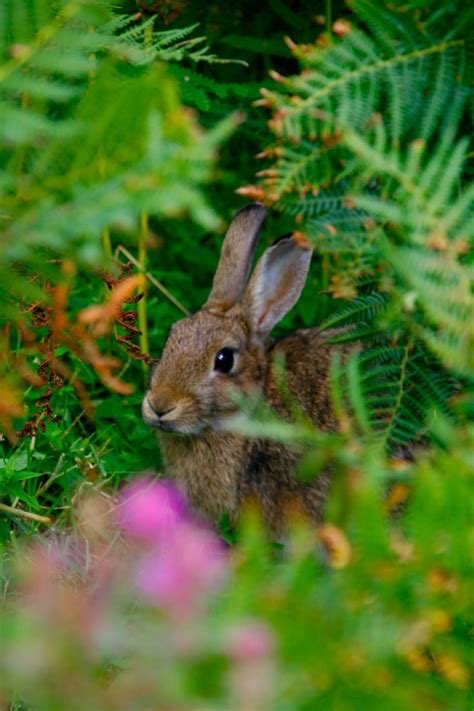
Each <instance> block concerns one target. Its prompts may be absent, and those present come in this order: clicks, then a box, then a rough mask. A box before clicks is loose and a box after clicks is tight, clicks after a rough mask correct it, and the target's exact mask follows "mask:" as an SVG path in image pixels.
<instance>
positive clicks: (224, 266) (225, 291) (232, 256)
mask: <svg viewBox="0 0 474 711" xmlns="http://www.w3.org/2000/svg"><path fill="white" fill-rule="evenodd" d="M266 215H267V210H266V208H265V207H264V206H263V205H262V204H261V203H259V202H255V203H252V204H251V205H246V206H245V207H243V208H242V209H241V210H239V212H238V213H237V214H236V216H235V217H234V219H233V220H232V222H231V223H230V226H229V229H228V230H227V233H226V236H225V238H224V243H223V245H222V250H221V257H220V260H219V264H218V267H217V271H216V273H215V275H214V281H213V282H212V289H211V293H210V294H209V297H208V300H207V302H206V304H205V307H206V308H211V309H212V308H218V309H221V310H223V311H227V309H229V308H231V307H232V306H233V305H234V304H235V303H237V301H238V300H239V299H240V297H241V296H242V294H243V292H244V289H245V287H246V285H247V280H248V277H249V274H250V269H251V266H252V260H253V257H254V254H255V249H256V247H257V241H258V233H259V231H260V227H261V226H262V223H263V221H264V220H265V217H266Z"/></svg>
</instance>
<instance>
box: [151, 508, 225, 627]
mask: <svg viewBox="0 0 474 711" xmlns="http://www.w3.org/2000/svg"><path fill="white" fill-rule="evenodd" d="M225 572H226V554H225V549H224V546H223V545H222V543H221V542H220V541H219V539H218V538H217V536H216V535H215V534H213V533H212V532H211V531H210V530H208V529H206V528H204V527H202V526H199V525H197V524H194V523H189V522H188V523H181V524H180V525H179V526H177V527H176V528H175V529H174V530H173V531H172V532H171V533H170V535H169V536H168V537H167V539H166V541H164V542H163V545H160V546H157V547H156V549H155V550H154V551H152V552H151V553H149V554H147V555H145V556H144V557H143V558H142V560H141V562H140V565H139V570H138V576H137V583H138V587H139V589H140V590H141V592H142V594H143V595H144V596H145V597H146V598H148V599H149V600H150V601H152V602H154V603H156V604H159V605H161V606H162V607H163V609H164V610H165V611H166V612H167V613H168V614H169V615H170V616H171V617H174V618H183V617H189V616H192V615H193V614H194V613H195V612H196V610H197V608H199V606H200V605H201V603H202V602H203V600H204V598H205V597H206V595H207V594H209V593H210V592H211V591H212V590H213V589H214V588H215V587H216V586H217V585H218V584H219V583H220V582H221V581H222V580H223V578H224V576H225Z"/></svg>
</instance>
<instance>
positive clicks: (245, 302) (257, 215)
mask: <svg viewBox="0 0 474 711" xmlns="http://www.w3.org/2000/svg"><path fill="white" fill-rule="evenodd" d="M266 213H267V210H266V208H265V207H264V206H263V205H262V204H260V203H252V204H249V205H247V206H245V207H244V208H242V209H241V210H240V211H239V212H238V213H237V214H236V216H235V218H234V219H233V221H232V223H231V224H230V227H229V229H228V231H227V233H226V236H225V238H224V242H223V246H222V251H221V256H220V261H219V264H218V267H217V271H216V273H215V276H214V280H213V286H212V290H211V293H210V295H209V298H208V300H207V302H206V303H205V304H204V306H203V307H202V308H201V309H200V310H199V311H198V312H197V313H195V314H193V315H191V316H189V317H187V318H184V319H182V320H180V321H178V322H177V323H175V324H174V325H173V326H172V328H171V331H170V334H169V336H168V339H167V342H166V344H165V346H164V350H163V353H162V357H161V359H160V360H159V361H158V363H157V365H156V366H155V369H154V371H153V373H152V376H151V379H150V386H149V390H148V392H147V393H146V396H145V398H144V401H143V406H142V413H143V418H144V420H145V422H146V423H147V424H149V425H151V426H152V427H154V428H156V429H157V433H158V440H159V444H160V447H161V450H162V454H163V457H164V463H165V468H166V470H167V472H168V473H169V474H171V476H172V477H173V478H175V479H176V480H177V483H178V485H179V486H180V487H181V488H182V489H183V490H184V493H185V495H186V497H187V499H188V501H189V502H190V504H191V506H192V507H193V508H194V509H196V510H197V511H198V512H199V513H200V514H201V515H204V517H205V518H207V519H208V520H210V521H212V522H217V521H218V520H219V519H220V517H221V516H222V515H223V514H224V513H227V514H228V516H229V519H230V522H231V524H233V525H237V524H238V521H239V518H240V514H241V511H242V508H243V507H245V505H246V504H247V503H248V502H252V503H254V504H257V506H258V507H259V508H260V510H261V514H262V517H263V520H264V523H265V525H266V527H267V529H268V531H269V533H270V535H271V537H272V538H274V539H278V538H280V537H282V536H284V535H285V532H286V530H287V527H288V522H289V517H290V516H291V515H293V514H294V513H299V514H301V515H302V516H305V517H307V518H309V520H311V521H314V522H315V523H318V522H320V521H321V520H322V516H323V511H324V504H325V501H326V499H327V496H328V491H329V486H330V474H329V473H328V472H326V473H322V474H320V475H319V476H318V477H317V478H316V479H315V480H314V481H313V482H311V483H307V482H306V483H304V482H302V481H300V480H298V478H297V477H296V468H297V466H298V463H299V460H300V456H301V455H300V454H298V452H296V451H295V450H293V449H292V448H291V447H289V446H287V445H284V444H282V443H278V442H275V441H272V440H268V439H257V438H249V437H247V436H244V435H243V434H240V433H239V432H237V431H232V430H231V429H227V426H228V425H229V423H231V421H232V417H233V416H234V415H235V414H236V412H238V406H237V404H236V399H235V397H232V393H235V389H236V388H237V389H238V390H239V391H240V392H242V393H244V394H251V393H254V392H255V391H257V392H258V393H260V394H261V395H262V396H263V397H264V399H265V401H266V403H267V404H268V405H269V406H270V407H271V408H272V409H273V410H274V411H275V412H276V413H277V414H278V415H280V416H282V417H283V418H286V419H291V418H290V414H289V412H288V410H287V407H286V406H285V403H284V401H283V398H282V395H281V392H280V391H281V388H280V387H279V386H278V384H277V377H276V375H275V368H274V366H273V365H272V363H273V361H274V359H275V358H282V357H283V358H284V360H285V367H286V373H285V378H286V383H287V388H288V389H289V392H290V393H291V396H292V398H293V400H294V402H295V403H297V405H298V406H299V407H300V408H302V410H303V411H304V412H305V413H306V414H307V416H308V417H309V418H310V419H311V421H312V422H313V423H314V424H315V425H316V426H318V427H319V428H322V429H324V430H336V429H337V421H336V417H335V415H334V412H333V410H332V408H331V402H330V396H329V370H330V354H331V347H330V345H329V344H328V343H327V338H328V337H327V335H326V336H325V335H321V334H319V333H318V331H317V329H316V328H309V329H302V330H296V331H294V332H293V333H291V334H290V335H288V336H286V337H284V338H282V339H281V340H274V339H272V338H271V337H270V333H271V331H272V328H273V327H274V326H275V324H276V323H278V321H280V320H281V319H282V318H283V317H284V316H285V314H286V313H287V312H288V311H289V310H290V309H291V308H292V307H293V306H294V304H295V303H296V301H297V300H298V298H299V296H300V293H301V291H302V289H303V286H304V283H305V280H306V276H307V273H308V269H309V265H310V261H311V256H312V249H311V247H310V245H309V243H306V242H305V241H302V240H301V239H297V238H295V236H294V235H286V236H284V237H282V238H280V239H279V240H277V241H276V242H275V243H274V244H273V245H272V246H270V247H268V249H266V250H265V252H264V253H263V255H262V257H261V258H260V260H259V261H258V263H257V265H256V267H255V269H254V271H253V273H252V276H251V278H250V280H249V275H250V270H251V266H252V260H253V257H254V253H255V249H256V246H257V239H258V234H259V231H260V228H261V226H262V223H263V221H264V219H265V217H266Z"/></svg>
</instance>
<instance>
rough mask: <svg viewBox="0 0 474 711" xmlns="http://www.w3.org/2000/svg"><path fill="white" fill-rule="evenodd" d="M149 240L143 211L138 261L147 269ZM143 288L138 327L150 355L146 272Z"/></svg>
mask: <svg viewBox="0 0 474 711" xmlns="http://www.w3.org/2000/svg"><path fill="white" fill-rule="evenodd" d="M147 240H148V214H147V213H146V212H143V213H142V215H141V218H140V233H139V236H138V261H139V262H140V264H142V265H143V266H144V268H145V269H146V257H147V254H146V247H147ZM140 288H141V290H142V291H143V297H142V299H141V300H140V301H139V302H138V328H139V329H140V331H141V333H140V337H139V343H140V350H141V352H142V353H145V354H146V355H149V353H150V349H149V343H148V325H147V320H146V305H147V280H146V277H145V274H142V275H141V287H140ZM142 363H143V368H144V370H145V371H146V370H147V369H148V366H147V364H146V363H145V361H142Z"/></svg>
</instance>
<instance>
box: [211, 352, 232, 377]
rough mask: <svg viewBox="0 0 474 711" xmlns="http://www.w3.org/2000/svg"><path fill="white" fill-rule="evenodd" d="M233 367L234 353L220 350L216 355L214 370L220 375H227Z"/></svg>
mask: <svg viewBox="0 0 474 711" xmlns="http://www.w3.org/2000/svg"><path fill="white" fill-rule="evenodd" d="M233 365H234V351H233V350H232V349H231V348H222V350H220V351H219V353H218V354H217V355H216V359H215V361H214V370H218V371H219V372H220V373H229V372H230V371H231V370H232V367H233Z"/></svg>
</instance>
